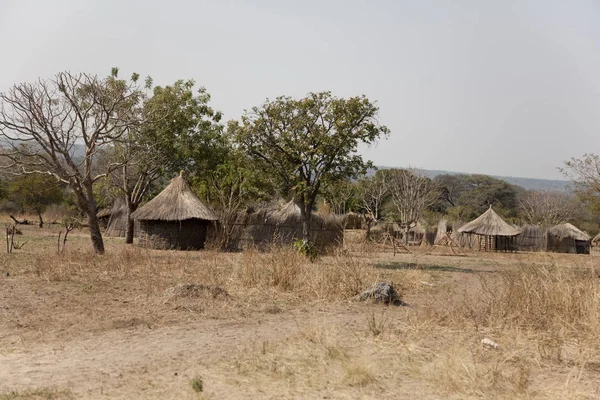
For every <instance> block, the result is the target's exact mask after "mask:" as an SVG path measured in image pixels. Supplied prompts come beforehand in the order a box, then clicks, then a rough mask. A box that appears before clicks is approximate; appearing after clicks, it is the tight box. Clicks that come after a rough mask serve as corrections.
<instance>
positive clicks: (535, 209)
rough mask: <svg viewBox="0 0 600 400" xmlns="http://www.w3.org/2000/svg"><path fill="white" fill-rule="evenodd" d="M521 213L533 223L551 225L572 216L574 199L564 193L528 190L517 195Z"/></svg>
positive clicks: (567, 219) (565, 220)
mask: <svg viewBox="0 0 600 400" xmlns="http://www.w3.org/2000/svg"><path fill="white" fill-rule="evenodd" d="M518 202H519V208H520V210H521V213H522V214H523V216H524V217H525V219H527V222H529V223H530V224H534V225H542V226H553V225H557V224H560V223H561V222H567V221H569V220H570V219H572V218H573V217H574V210H575V208H576V206H575V205H574V199H573V197H572V196H569V195H568V194H566V193H558V192H548V191H535V190H529V191H527V192H525V193H523V194H522V195H521V196H519V197H518Z"/></svg>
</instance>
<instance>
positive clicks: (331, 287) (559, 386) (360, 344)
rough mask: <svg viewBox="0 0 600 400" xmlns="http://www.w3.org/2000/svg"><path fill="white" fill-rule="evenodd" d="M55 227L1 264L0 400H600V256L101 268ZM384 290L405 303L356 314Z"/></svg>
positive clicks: (223, 258) (138, 252)
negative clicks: (365, 295) (370, 292)
mask: <svg viewBox="0 0 600 400" xmlns="http://www.w3.org/2000/svg"><path fill="white" fill-rule="evenodd" d="M58 229H59V228H57V227H50V228H45V229H43V230H40V229H38V228H35V227H25V228H24V232H23V233H24V234H23V235H22V236H18V237H16V239H17V241H18V242H21V243H22V242H24V241H25V240H27V241H28V242H27V243H26V244H25V246H24V247H23V248H21V249H17V250H14V252H13V253H12V254H7V253H6V252H5V251H3V252H2V253H0V399H1V400H8V399H15V400H16V399H79V398H83V399H96V398H121V399H132V398H144V399H152V398H156V399H186V398H187V399H224V398H227V399H246V398H257V399H259V398H260V399H281V398H290V399H297V398H306V399H315V398H322V399H358V398H362V399H403V398H406V399H471V398H472V399H476V398H477V399H481V398H484V399H487V398H498V399H538V398H540V399H597V398H600V341H599V340H598V337H599V336H600V335H599V334H600V278H599V277H598V275H599V274H600V271H599V270H598V269H599V268H598V267H599V266H598V264H597V263H598V256H597V255H592V256H578V255H567V254H564V255H560V254H479V253H469V254H468V256H466V257H455V256H448V255H442V252H439V253H434V254H432V255H427V254H426V253H427V251H426V250H427V249H425V248H415V249H414V253H413V254H397V255H396V256H393V255H392V254H391V253H388V252H383V251H379V250H378V251H375V250H374V249H372V248H371V247H369V246H365V245H364V244H361V243H360V242H359V240H357V233H356V232H348V234H347V243H346V246H345V247H346V248H345V249H344V250H343V251H340V252H339V254H331V255H328V256H326V257H322V258H321V259H319V260H318V261H317V262H315V263H310V262H308V261H307V260H305V259H304V258H302V257H300V256H299V255H297V254H295V253H294V252H292V251H290V250H281V249H279V250H277V249H274V250H272V251H270V252H265V253H259V252H245V253H221V252H215V251H202V252H175V251H152V250H145V249H141V248H138V247H128V246H126V245H125V244H124V243H123V241H122V240H120V239H107V253H106V254H105V255H103V256H97V255H94V254H93V253H91V252H90V250H89V248H90V247H91V246H90V245H89V239H88V237H87V236H86V233H85V232H77V231H73V232H71V234H70V236H69V241H68V242H67V246H66V250H65V252H64V254H60V255H59V254H57V250H56V240H57V235H58ZM378 281H387V282H393V284H394V285H395V287H396V289H397V290H398V291H399V292H400V293H401V295H402V297H403V300H404V301H405V302H406V303H407V304H408V305H407V306H399V307H395V306H386V305H382V304H373V303H362V302H356V301H353V299H352V298H353V296H354V295H356V294H357V293H359V292H360V291H362V290H364V289H366V288H368V287H369V286H371V285H373V284H374V283H376V282H378ZM179 284H196V285H201V286H190V287H177V285H179ZM484 338H488V339H491V340H493V341H495V342H496V343H498V344H499V347H498V348H492V347H489V346H484V345H483V344H482V342H481V341H482V339H484Z"/></svg>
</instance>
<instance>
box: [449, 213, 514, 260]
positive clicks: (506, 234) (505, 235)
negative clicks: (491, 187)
mask: <svg viewBox="0 0 600 400" xmlns="http://www.w3.org/2000/svg"><path fill="white" fill-rule="evenodd" d="M458 233H460V234H463V235H477V239H478V245H479V250H484V251H492V250H496V251H499V250H501V251H514V250H516V240H515V239H516V236H517V235H519V234H520V233H521V232H520V231H519V229H517V228H515V227H514V226H511V225H509V224H507V223H506V222H505V221H504V220H503V219H502V218H500V216H499V215H498V214H496V212H495V211H494V210H493V209H492V206H490V208H489V209H488V210H487V211H486V212H484V213H483V214H481V215H480V216H479V217H477V218H475V219H474V220H473V221H471V222H469V223H467V224H465V225H463V226H462V227H461V228H459V229H458Z"/></svg>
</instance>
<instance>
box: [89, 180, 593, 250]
mask: <svg viewBox="0 0 600 400" xmlns="http://www.w3.org/2000/svg"><path fill="white" fill-rule="evenodd" d="M98 218H99V219H100V221H101V222H103V223H104V224H105V227H106V234H107V235H108V236H117V237H119V236H120V237H122V236H125V231H126V227H127V207H126V205H125V202H124V201H120V200H119V201H115V203H114V204H113V206H112V207H111V208H110V209H104V210H101V211H100V212H99V213H98ZM132 218H133V219H134V222H135V223H134V232H135V236H136V237H137V238H138V243H139V245H140V246H143V247H150V248H155V249H181V250H198V249H203V248H204V247H205V246H206V243H207V240H210V241H211V242H212V243H214V244H215V246H218V247H220V248H225V249H228V250H244V249H248V248H259V249H268V248H269V247H271V246H273V245H283V244H291V243H293V242H294V241H295V240H297V239H301V238H302V220H301V213H300V208H299V207H298V206H297V205H296V204H294V202H293V201H290V202H288V203H286V204H284V205H282V206H277V205H273V206H270V207H263V208H260V209H251V208H250V209H247V210H244V211H240V212H235V213H230V214H222V215H217V213H215V212H214V211H213V210H211V209H210V208H209V207H208V206H206V205H205V204H204V203H203V202H202V201H201V200H200V199H199V198H198V197H197V196H196V195H195V194H194V193H193V192H192V190H191V188H190V187H189V185H188V183H187V181H186V179H185V177H184V176H183V173H181V174H180V175H179V176H178V177H176V178H174V179H173V180H172V181H171V182H170V183H169V185H168V186H167V187H166V188H165V189H164V190H163V191H162V192H161V193H160V194H159V195H158V196H156V197H155V198H154V199H152V200H150V201H149V202H148V203H147V204H145V205H144V206H142V207H140V208H139V209H138V210H136V211H135V212H134V213H133V214H132ZM361 221H362V222H363V223H362V224H361ZM360 228H363V229H364V228H365V224H364V218H363V217H362V216H360V215H357V214H352V213H350V214H349V215H346V216H339V215H332V214H320V213H315V214H314V215H313V217H312V219H311V222H310V235H311V238H312V240H313V242H314V244H315V246H316V247H317V248H320V249H327V248H329V247H334V246H339V245H341V244H342V243H343V240H344V229H360ZM369 229H370V234H371V235H372V236H371V238H372V239H375V240H377V239H378V238H379V237H388V238H389V237H392V238H394V239H397V240H399V241H401V242H405V243H407V244H409V245H418V244H429V245H434V246H435V245H439V244H441V243H445V244H448V243H451V244H452V245H456V246H460V247H463V248H468V249H471V250H478V251H503V252H514V251H553V252H563V253H577V254H589V253H590V248H591V246H592V244H594V243H596V244H600V234H599V235H598V236H596V237H595V238H594V239H593V240H592V239H591V237H590V236H589V235H588V234H587V233H585V232H583V231H581V230H580V229H578V228H577V227H575V226H574V225H572V224H569V223H564V224H560V225H557V226H554V227H551V228H542V227H539V226H533V225H525V226H523V227H517V226H514V225H510V224H508V223H507V222H505V221H504V220H503V219H502V218H501V217H500V216H499V215H498V214H497V213H496V212H495V211H494V210H493V209H492V207H491V206H490V208H489V209H488V210H487V211H485V212H484V213H483V214H482V215H480V216H479V217H477V218H476V219H474V220H473V221H471V222H468V223H466V224H455V225H454V226H448V224H447V222H446V221H445V220H441V221H440V222H439V224H438V225H437V227H427V226H426V225H425V224H424V223H421V222H419V223H417V224H416V225H415V226H414V227H412V228H411V229H410V230H409V232H408V237H407V238H404V237H403V235H405V232H404V231H403V230H402V229H400V227H399V226H398V225H397V224H395V223H388V222H383V223H376V224H374V225H373V226H371V225H369Z"/></svg>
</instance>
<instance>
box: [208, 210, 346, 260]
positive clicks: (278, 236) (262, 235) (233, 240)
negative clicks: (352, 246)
mask: <svg viewBox="0 0 600 400" xmlns="http://www.w3.org/2000/svg"><path fill="white" fill-rule="evenodd" d="M225 230H226V231H227V232H225ZM219 232H220V235H221V236H225V237H223V238H221V240H220V241H221V242H222V243H221V245H223V246H224V247H226V248H228V249H231V250H243V249H247V248H259V249H266V248H268V247H269V246H271V245H288V244H291V243H293V241H294V240H296V239H301V238H302V219H301V216H300V208H299V207H298V206H297V205H296V204H294V202H293V201H290V202H288V203H286V204H285V205H284V206H283V207H281V208H279V207H265V208H261V209H258V210H248V211H245V212H239V213H235V214H233V215H231V216H229V217H228V218H227V221H221V224H220V226H219ZM310 236H311V240H312V241H313V243H314V245H315V246H316V247H318V248H320V249H326V248H331V247H335V246H339V245H341V244H342V243H343V240H344V216H339V215H334V214H321V213H313V215H312V218H311V221H310Z"/></svg>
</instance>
